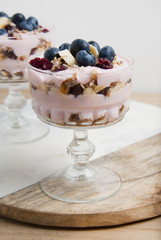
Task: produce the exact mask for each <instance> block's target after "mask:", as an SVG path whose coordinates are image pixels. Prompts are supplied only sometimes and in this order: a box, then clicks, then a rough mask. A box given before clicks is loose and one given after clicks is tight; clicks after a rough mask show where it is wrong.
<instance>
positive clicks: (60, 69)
mask: <svg viewBox="0 0 161 240" xmlns="http://www.w3.org/2000/svg"><path fill="white" fill-rule="evenodd" d="M66 69H67V66H65V65H60V66H57V67H56V68H55V69H54V72H59V71H63V70H66Z"/></svg>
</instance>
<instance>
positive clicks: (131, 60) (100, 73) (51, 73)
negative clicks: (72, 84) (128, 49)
mask: <svg viewBox="0 0 161 240" xmlns="http://www.w3.org/2000/svg"><path fill="white" fill-rule="evenodd" d="M117 55H119V56H121V57H124V58H126V59H128V60H129V64H128V65H127V66H122V67H120V68H112V69H102V68H98V69H101V70H102V72H99V71H98V72H97V75H98V76H99V75H101V76H102V75H107V74H115V73H116V72H118V71H122V70H125V69H128V68H130V67H131V66H132V65H133V64H134V59H133V57H131V56H129V55H123V54H121V53H117ZM40 56H41V57H42V58H43V55H42V53H38V54H34V55H32V56H30V57H29V58H28V68H31V69H32V70H34V71H36V72H40V73H42V74H45V75H50V76H58V77H60V76H61V75H64V74H65V71H66V70H67V69H65V70H62V71H58V72H51V71H50V70H42V69H39V68H35V67H33V66H32V65H31V64H30V61H31V60H32V59H34V58H36V57H40ZM91 67H92V66H91ZM93 67H95V66H93ZM78 69H79V67H78V68H75V70H76V71H75V73H77V70H78ZM93 70H94V71H95V69H93ZM61 73H63V74H61ZM91 73H92V71H91V72H90V73H83V72H81V76H83V75H89V74H91ZM71 74H74V72H73V73H66V75H71Z"/></svg>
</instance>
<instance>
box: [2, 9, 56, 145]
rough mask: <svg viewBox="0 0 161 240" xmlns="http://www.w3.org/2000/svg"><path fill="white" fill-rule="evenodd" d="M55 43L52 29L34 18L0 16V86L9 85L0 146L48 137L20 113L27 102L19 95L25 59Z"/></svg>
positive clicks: (24, 78)
mask: <svg viewBox="0 0 161 240" xmlns="http://www.w3.org/2000/svg"><path fill="white" fill-rule="evenodd" d="M53 43H54V29H53V27H52V26H50V25H49V24H45V23H42V24H41V25H40V24H39V23H38V20H37V19H36V18H35V17H29V18H28V19H26V18H25V16H24V15H23V14H20V13H16V14H14V15H13V16H12V17H11V18H10V17H8V15H7V14H6V13H4V12H0V83H1V84H6V83H7V85H8V89H9V94H8V96H7V97H6V98H5V100H4V103H3V106H4V108H3V109H5V111H4V115H5V118H3V119H2V120H0V121H1V123H0V130H1V134H2V135H1V140H0V142H2V143H24V142H30V141H35V140H37V139H39V138H41V137H42V136H45V135H46V134H47V133H48V128H47V127H46V126H45V125H44V124H42V123H41V122H37V121H36V122H35V120H31V119H29V118H27V117H25V116H24V114H23V113H22V112H23V111H22V110H23V108H24V106H25V105H26V99H25V98H24V96H23V95H22V93H21V87H22V83H24V82H27V81H28V72H27V65H28V58H29V56H31V55H34V54H36V53H40V52H44V51H45V50H46V49H47V48H49V47H52V44H53Z"/></svg>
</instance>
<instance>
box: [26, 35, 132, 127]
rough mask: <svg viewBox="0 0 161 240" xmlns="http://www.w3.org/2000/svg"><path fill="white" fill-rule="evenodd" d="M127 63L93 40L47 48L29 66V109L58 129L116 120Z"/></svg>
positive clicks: (126, 85)
mask: <svg viewBox="0 0 161 240" xmlns="http://www.w3.org/2000/svg"><path fill="white" fill-rule="evenodd" d="M132 63H133V60H132V59H131V58H130V57H127V56H122V55H119V54H116V53H115V51H114V49H113V48H112V47H111V46H105V47H102V48H101V49H100V46H99V45H98V43H97V42H95V41H90V42H87V41H85V40H83V39H76V40H74V41H73V42H72V43H71V44H69V43H64V44H62V45H61V46H60V47H59V48H49V49H47V50H46V51H45V53H44V55H43V56H36V57H34V58H33V59H31V60H30V63H29V82H30V89H31V95H32V106H33V109H34V111H35V112H36V113H37V115H38V117H39V118H40V119H42V120H43V121H45V122H48V123H50V124H56V125H61V126H62V125H63V126H71V125H72V126H82V127H83V126H97V125H107V124H112V123H114V122H116V121H119V120H120V119H122V118H123V116H124V115H125V113H126V111H127V110H128V108H129V97H130V94H131V86H132V75H133V71H132Z"/></svg>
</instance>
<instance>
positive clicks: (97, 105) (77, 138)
mask: <svg viewBox="0 0 161 240" xmlns="http://www.w3.org/2000/svg"><path fill="white" fill-rule="evenodd" d="M127 61H128V64H127V66H124V67H122V68H120V69H119V68H118V69H112V70H106V71H105V72H102V71H100V72H99V70H98V72H97V73H96V72H95V71H94V72H93V70H96V68H93V70H92V72H91V71H90V73H88V74H87V73H82V70H79V69H78V68H77V70H76V71H79V74H78V72H77V79H75V80H74V81H77V84H80V81H81V84H83V81H84V85H83V90H82V91H83V92H82V91H81V93H80V87H77V88H75V91H78V89H79V94H77V93H78V92H77V93H76V92H73V89H72V91H69V92H68V93H66V94H64V93H63V92H62V90H63V89H62V88H63V86H64V84H65V83H66V81H68V80H69V81H71V79H72V77H71V75H70V74H69V72H67V71H66V70H64V71H61V72H57V73H56V72H51V71H42V70H39V69H36V68H34V67H32V66H30V67H29V82H30V88H31V96H32V107H33V109H34V111H35V113H36V114H37V116H38V118H39V119H40V120H42V121H43V122H45V123H47V124H50V125H52V126H56V127H61V128H67V129H72V130H74V135H73V140H72V142H71V143H70V144H69V146H68V148H67V153H68V154H69V155H70V156H71V157H72V158H74V164H73V165H72V166H71V167H69V168H67V169H63V170H61V171H58V172H55V173H53V174H52V175H50V176H48V177H46V178H44V179H42V181H41V188H42V190H43V191H44V192H45V193H46V194H47V195H48V196H50V197H52V198H54V199H57V200H61V201H65V202H71V203H87V202H97V201H100V200H103V199H107V198H109V197H111V196H113V195H114V194H116V193H117V192H118V191H119V190H120V188H121V184H122V181H121V178H120V176H119V175H118V174H117V173H115V172H114V171H113V170H111V169H108V168H104V167H100V166H96V165H95V164H92V163H91V162H89V158H90V157H91V156H92V155H93V153H94V152H95V147H94V145H93V144H92V143H91V141H89V139H88V136H87V130H88V129H94V128H100V127H106V126H110V125H113V124H115V123H117V122H119V121H120V120H122V119H123V118H124V116H125V114H126V112H127V111H128V109H129V97H130V94H131V86H132V74H133V71H132V65H133V60H132V59H131V58H129V57H128V58H127ZM80 71H81V72H80ZM72 75H73V72H72ZM94 75H95V76H94ZM75 76H76V75H75V74H74V78H75ZM83 79H84V80H83ZM85 81H86V82H85ZM93 81H94V82H95V86H93ZM78 82H79V83H78ZM96 82H97V83H96ZM100 89H101V90H100ZM97 90H98V91H97Z"/></svg>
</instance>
